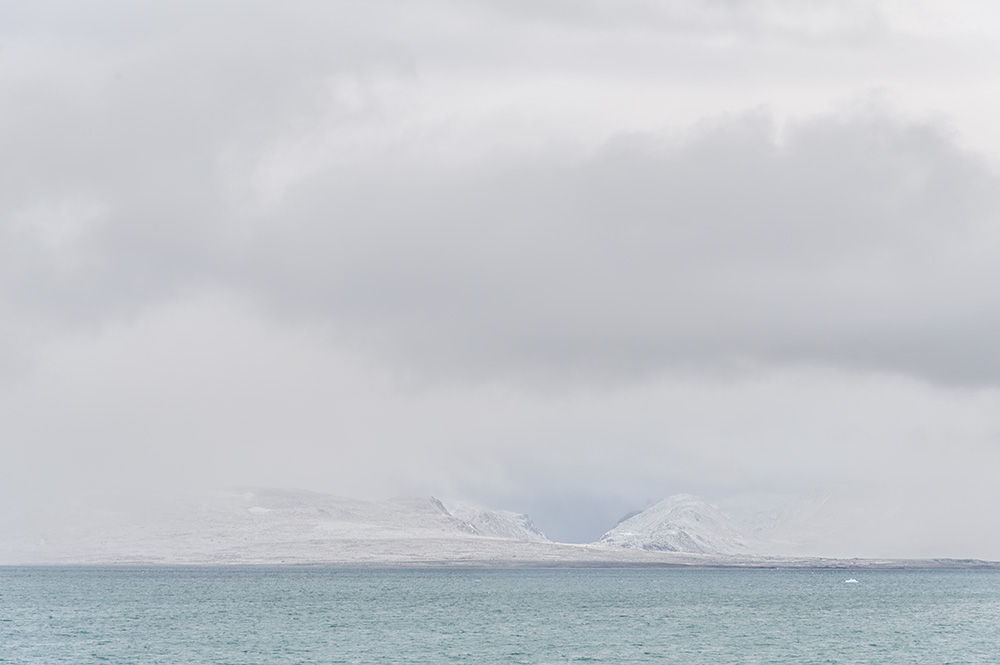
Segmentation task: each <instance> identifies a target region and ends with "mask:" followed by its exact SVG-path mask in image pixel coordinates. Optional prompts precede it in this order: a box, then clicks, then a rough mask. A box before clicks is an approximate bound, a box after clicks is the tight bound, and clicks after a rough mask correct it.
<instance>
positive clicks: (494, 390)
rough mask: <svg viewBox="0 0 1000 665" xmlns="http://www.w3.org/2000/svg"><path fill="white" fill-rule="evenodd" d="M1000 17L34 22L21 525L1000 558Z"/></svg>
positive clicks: (13, 253) (231, 10)
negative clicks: (496, 513)
mask: <svg viewBox="0 0 1000 665" xmlns="http://www.w3.org/2000/svg"><path fill="white" fill-rule="evenodd" d="M998 12H1000V10H998V9H997V8H995V7H993V6H992V5H987V4H986V3H979V2H971V1H969V2H966V1H961V0H960V1H958V2H950V3H933V2H903V1H901V0H877V1H875V2H870V3H856V2H846V1H841V0H824V1H822V2H808V3H793V2H781V1H773V0H760V1H756V0H752V1H745V2H744V1H741V2H714V1H708V2H689V1H687V0H663V1H662V2H645V1H640V0H623V1H621V2H615V3H610V2H604V1H603V0H586V1H582V2H573V3H567V2H559V1H556V0H541V1H539V2H534V3H527V4H525V3H499V2H494V1H492V0H471V1H463V2H458V1H455V0H433V1H432V2H429V3H419V4H414V3H404V2H398V1H397V0H375V1H374V2H367V3H364V4H358V3H348V2H338V1H334V2H327V3H317V2H310V1H306V0H303V1H295V2H292V3H290V4H289V3H284V4H282V5H281V6H278V5H277V4H272V3H263V2H250V3H246V2H240V3H236V2H230V1H228V0H223V1H221V2H217V3H212V6H211V8H206V7H205V6H204V5H203V4H202V3H192V2H188V1H186V0H182V1H179V2H171V3H142V4H132V5H129V6H124V7H123V6H121V4H120V3H112V2H107V1H104V0H97V1H95V2H89V3H86V6H84V5H82V4H80V3H72V2H65V1H59V0H39V1H37V2H31V3H6V4H5V5H4V6H3V7H2V8H0V117H2V118H3V121H2V122H0V154H2V155H3V159H2V160H0V523H2V524H9V525H14V526H15V527H16V530H12V531H10V532H9V533H15V532H17V533H32V529H36V528H37V529H43V528H46V527H45V525H46V524H49V522H46V521H45V519H47V518H48V517H52V518H53V519H56V520H57V521H59V523H63V522H65V519H64V518H66V517H67V516H68V515H71V514H74V513H73V510H72V508H67V506H72V505H73V501H74V497H85V496H88V497H89V496H91V495H93V494H94V493H95V492H96V493H98V494H100V493H102V492H106V493H107V495H108V496H111V497H119V498H117V499H114V500H113V501H111V502H110V505H108V506H106V509H107V511H108V514H109V515H115V514H119V513H120V512H121V511H125V510H126V509H128V508H130V506H134V505H138V504H142V503H143V502H144V501H146V500H147V497H148V496H150V495H155V494H158V493H163V494H171V493H178V492H180V493H183V492H191V493H195V494H196V493H198V492H204V491H206V490H205V488H216V487H242V486H249V487H305V488H310V489H313V490H316V491H317V492H319V493H322V494H328V495H335V496H348V497H358V500H361V501H369V502H375V503H378V504H379V505H381V503H379V502H381V501H383V500H384V499H385V497H390V496H417V497H430V496H437V497H460V498H463V499H466V500H469V501H472V502H475V503H476V504H479V505H484V506H489V507H491V508H504V509H509V510H511V511H513V512H514V513H516V514H525V513H526V514H528V515H530V516H531V519H532V520H533V523H534V524H535V525H536V526H537V527H538V529H539V530H540V531H542V532H543V533H545V534H546V535H547V536H548V537H549V538H550V539H552V540H554V541H560V542H569V543H575V544H581V543H592V542H594V541H598V540H599V539H600V538H601V537H602V536H603V535H604V534H605V533H607V532H608V531H609V530H610V529H612V528H613V527H614V526H615V523H616V522H617V520H618V519H619V518H620V517H622V516H623V515H625V514H626V513H628V512H630V511H634V510H638V509H642V508H650V507H655V505H656V504H657V503H658V502H660V501H662V500H663V499H665V498H667V497H672V496H675V495H678V494H681V493H688V494H691V495H693V496H696V497H701V498H702V499H703V500H704V502H705V503H706V504H707V505H708V506H709V507H710V508H711V509H712V510H715V511H717V512H718V515H717V514H716V513H713V512H710V511H709V512H704V511H703V507H699V508H698V511H702V512H698V511H696V512H695V513H685V512H684V511H683V510H682V511H680V512H676V513H675V512H672V511H673V508H678V509H679V508H681V506H673V507H671V506H669V505H664V506H660V508H661V509H663V510H661V511H660V512H661V513H662V514H661V515H659V517H656V518H655V519H654V516H653V515H652V514H647V515H646V517H645V518H644V519H646V520H647V521H646V523H645V526H644V528H643V529H638V528H635V529H622V530H621V531H619V533H618V534H617V535H616V536H614V537H612V538H611V540H612V541H614V542H619V543H620V542H631V543H635V544H639V545H640V546H639V547H638V548H631V549H629V548H626V549H629V551H632V550H635V552H636V553H633V554H628V556H633V555H634V556H652V555H651V554H649V552H651V551H652V550H646V549H643V545H648V546H650V547H654V546H656V545H657V544H660V545H664V546H665V545H666V544H669V543H671V542H673V541H671V540H670V539H671V538H673V537H674V536H675V535H676V534H675V533H674V531H676V529H674V526H671V525H676V524H679V523H682V522H684V520H685V519H687V518H689V517H691V515H694V514H697V515H700V516H701V517H703V518H705V519H707V520H709V521H710V522H712V524H714V525H715V526H716V527H717V528H716V529H714V530H713V531H712V532H711V534H708V533H706V534H705V536H704V537H705V538H707V539H709V540H712V539H715V540H712V542H716V543H717V544H725V545H726V547H731V546H734V545H735V544H738V543H744V544H746V545H747V546H751V545H752V546H753V548H765V549H766V547H771V546H772V545H774V543H776V542H777V543H779V544H780V543H785V544H788V543H789V542H791V541H793V540H794V541H795V542H797V543H802V542H805V543H813V544H817V545H820V544H822V545H823V547H824V548H827V549H829V550H831V551H832V550H833V549H835V547H834V546H835V545H836V546H837V547H842V549H841V550H837V552H841V551H843V552H844V553H845V555H848V554H850V552H851V551H852V549H851V548H852V547H854V546H855V545H857V544H864V543H866V545H865V546H866V547H870V551H871V552H872V553H873V554H875V555H878V556H881V555H882V554H884V553H885V552H889V555H891V556H903V557H920V556H932V557H933V556H956V557H975V558H987V559H1000V541H998V538H1000V535H998V534H1000V520H998V517H997V514H996V512H995V510H994V509H993V506H997V505H1000V485H998V484H997V483H996V481H995V475H996V469H998V468H1000V346H998V345H997V344H996V342H995V340H996V339H998V338H1000V299H998V298H997V297H996V293H995V291H996V289H995V287H994V285H995V284H998V283H1000V180H998V176H997V155H1000V129H998V127H1000V125H998V124H997V123H996V122H995V118H996V117H997V116H998V115H1000V97H997V96H996V95H994V94H993V93H992V92H991V91H993V90H994V89H995V88H996V85H995V81H996V71H995V70H996V66H995V63H996V62H998V57H1000V34H997V33H998V32H1000V14H998ZM830 487H834V488H838V487H850V488H857V491H856V492H855V491H854V490H852V492H853V493H848V494H843V495H841V494H838V495H836V496H834V497H832V498H830V500H831V501H832V503H827V504H824V503H823V501H822V500H819V499H817V498H816V497H817V496H818V495H815V494H810V493H812V492H815V491H816V489H815V488H830ZM775 496H779V497H792V498H794V497H809V496H812V497H813V499H808V498H806V499H802V500H803V501H804V502H805V503H801V504H799V508H801V511H800V512H798V513H797V512H796V511H795V509H793V508H791V507H790V508H789V509H788V511H787V512H782V513H781V516H776V514H773V513H768V512H767V510H763V509H762V510H763V512H761V511H757V512H755V513H753V514H754V515H758V514H762V515H767V514H771V517H772V518H773V519H774V520H777V521H776V522H775V524H772V525H771V526H766V525H765V524H764V523H763V522H760V521H758V522H755V523H752V524H750V525H749V526H748V525H747V524H745V523H742V522H740V519H744V518H745V519H744V521H745V520H746V519H750V521H751V522H752V521H753V520H752V519H751V517H752V516H751V517H747V516H746V513H747V512H753V511H749V509H748V508H747V506H748V505H750V504H752V503H754V501H758V500H763V499H762V497H772V498H773V497H775ZM121 497H124V498H121ZM732 497H744V498H743V499H741V501H743V503H741V504H739V505H735V504H728V505H727V502H728V501H730V499H731V498H732ZM748 497H757V498H756V499H751V498H748ZM852 497H853V498H852ZM828 498H829V497H828ZM796 500H798V499H796ZM79 501H80V504H81V505H86V506H89V505H91V503H90V499H86V500H85V499H83V498H80V499H79ZM810 501H812V503H810ZM765 503H766V501H765ZM834 504H836V505H837V506H838V508H837V510H836V511H832V510H831V511H827V512H824V510H826V509H825V508H824V507H823V506H824V505H834ZM794 505H795V503H794V501H793V506H794ZM250 507H253V506H248V507H247V508H250ZM258 507H264V506H258ZM668 508H670V509H669V510H668ZM688 508H690V506H689V507H688ZM456 510H458V509H457V508H456ZM768 510H769V509H768ZM727 511H728V512H727ZM459 512H461V511H459ZM167 513H170V511H169V510H168V511H167ZM209 513H210V515H208V516H206V515H202V514H201V513H197V515H200V517H198V519H201V518H202V517H204V518H205V519H208V521H209V522H208V523H209V524H211V523H214V522H212V520H214V519H215V517H211V515H215V514H216V513H213V512H211V511H209ZM88 514H90V513H89V512H88ZM156 514H161V513H156ZM170 514H171V515H172V517H170V519H169V520H168V521H169V523H170V524H172V525H173V526H172V527H171V528H172V529H175V530H179V532H184V523H185V517H184V513H183V512H182V513H177V514H174V513H170ZM269 514H270V513H267V514H265V513H261V514H260V515H257V516H254V515H253V514H251V513H247V514H246V515H243V514H242V513H241V514H240V518H239V520H242V521H238V523H239V524H241V525H243V526H241V527H240V528H244V527H246V528H248V529H249V528H250V527H251V526H252V525H253V524H255V523H254V522H252V521H250V520H253V519H258V518H259V519H261V520H264V519H268V518H267V517H266V515H269ZM720 515H721V517H720ZM737 515H741V516H742V517H741V518H740V519H736V517H737ZM806 515H808V516H809V517H808V519H807V517H806ZM845 515H848V516H851V517H849V518H845V517H844V516H845ZM46 516H48V517H46ZM106 517H107V515H106ZM660 517H663V518H669V519H667V520H666V521H665V522H664V521H663V520H660ZM43 518H45V519H43ZM108 519H110V517H109V518H108ZM130 519H131V518H130ZM191 519H192V520H193V521H192V522H191V524H190V527H191V529H193V530H195V531H198V530H199V529H201V528H202V526H204V525H202V523H201V522H199V521H197V520H196V519H195V517H194V516H192V518H191ZM234 519H236V518H234ZM456 519H457V518H456ZM761 519H762V520H763V519H764V518H761ZM60 520H61V521H60ZM727 520H728V521H727ZM809 520H815V522H809ZM112 521H113V520H112ZM460 521H463V522H465V523H468V524H475V523H476V521H475V518H474V517H470V520H464V519H460ZM732 521H735V522H737V525H736V526H734V525H733V524H732V523H731V522H732ZM779 522H780V524H779ZM97 523H98V524H99V523H100V522H99V521H98V522H97ZM293 523H295V524H299V526H301V523H299V522H295V520H293ZM227 524H228V523H227ZM810 524H820V525H825V526H824V528H827V529H828V532H836V533H839V534H840V536H839V537H838V538H835V539H827V540H824V539H825V538H827V536H826V535H823V534H824V533H827V532H823V533H812V535H810V533H809V531H810V529H811V528H812V527H811V526H810ZM198 525H202V526H198ZM633 526H635V525H634V524H633ZM147 527H148V532H149V533H153V534H156V533H159V534H160V535H161V536H163V537H164V538H165V537H166V536H164V534H165V533H167V532H162V531H158V530H157V529H159V528H160V527H158V526H154V525H147ZM793 527H794V528H793ZM220 528H221V527H220ZM225 528H226V529H228V528H229V527H228V526H227V527H225ZM234 528H235V527H234ZM289 528H291V527H289ZM296 528H297V527H296ZM310 528H312V527H310ZM12 529H14V527H12ZM622 531H627V532H628V534H630V535H628V534H625V533H622ZM793 531H794V532H795V534H796V535H795V538H794V539H793V538H791V536H790V535H789V534H791V533H792V532H793ZM251 532H252V531H251ZM251 532H247V533H251ZM100 533H101V532H100V529H97V530H92V531H85V532H83V533H81V534H80V538H83V539H84V540H83V541H81V542H86V543H90V544H91V545H93V546H94V547H97V544H95V543H97V541H95V540H93V539H94V538H99V537H100V536H99V534H100ZM109 533H110V532H109ZM117 533H121V534H123V535H121V537H122V538H123V539H124V540H123V543H127V542H132V541H130V540H129V539H128V538H130V537H131V536H129V537H126V535H124V532H117ZM128 533H133V532H131V531H130V532H128ZM170 533H174V531H170ZM233 533H236V532H233ZM239 533H243V532H239ZM252 533H256V532H252ZM671 534H673V535H671ZM725 534H728V536H726V537H724V538H723V537H722V536H723V535H725ZM327 535H329V534H327ZM688 535H689V536H690V535H691V534H688ZM709 536H711V538H709ZM324 537H326V536H324ZM330 537H331V538H332V536H330ZM483 537H486V536H483ZM692 537H693V536H692ZM32 538H34V536H31V537H30V538H29V539H28V540H27V541H24V542H27V543H29V544H30V543H36V542H37V541H36V540H32ZM108 538H110V536H108ZM720 538H721V540H719V539H720ZM709 540H706V541H705V542H709ZM24 542H22V541H18V545H17V546H18V547H20V546H21V545H23V544H24ZM150 542H152V541H150ZM462 542H466V541H462ZM491 542H492V541H491ZM503 542H508V541H503ZM838 543H839V545H838ZM91 545H88V547H90V546H91ZM105 545H107V546H108V547H111V546H113V545H114V542H113V539H112V540H111V541H109V542H107V543H105V544H104V545H101V546H100V547H104V546H105ZM848 545H850V547H848ZM8 546H9V547H13V545H9V544H8V543H4V542H0V547H8ZM521 546H522V545H517V547H521ZM523 546H524V547H529V548H542V547H548V546H547V545H545V544H544V543H537V542H536V543H534V544H526V545H523ZM151 547H152V546H151ZM199 547H201V546H199ZM463 547H464V546H463ZM504 547H508V546H507V545H504ZM95 551H105V550H100V548H99V547H98V548H97V550H95ZM106 551H111V550H106ZM150 551H153V552H155V551H156V549H155V547H154V548H153V549H151V550H150ZM198 551H208V550H198ZM754 551H756V550H754ZM762 551H763V550H762ZM644 552H645V554H643V553H644ZM896 552H898V554H897V553H896ZM836 555H838V556H839V555H840V554H836ZM623 556H625V555H623Z"/></svg>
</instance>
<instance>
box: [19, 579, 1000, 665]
mask: <svg viewBox="0 0 1000 665" xmlns="http://www.w3.org/2000/svg"><path fill="white" fill-rule="evenodd" d="M848 578H854V579H856V580H857V583H845V582H846V580H847V579H848ZM0 662H3V663H18V664H25V665H27V664H34V663H44V664H46V665H52V664H55V663H72V664H74V665H81V664H86V663H123V664H124V663H129V664H133V663H135V664H140V663H165V664H166V663H169V664H171V665H181V664H184V665H187V664H200V663H213V664H234V665H235V664H241V665H242V664H251V663H253V664H256V663H260V664H267V665H279V664H283V663H483V664H492V663H575V662H593V663H683V664H685V665H698V664H701V663H705V664H709V663H710V664H712V665H723V664H727V663H734V664H735V663H741V664H746V663H768V664H770V663H797V664H798V663H851V664H859V663H879V664H882V665H885V664H891V663H900V664H903V663H906V664H907V665H914V664H918V665H919V664H923V663H928V664H930V663H933V664H935V665H941V664H944V663H1000V571H913V570H908V571H907V570H892V571H860V570H856V571H850V572H845V571H836V570H722V569H694V570H688V569H658V570H634V569H631V570H630V569H552V570H538V569H520V570H475V569H391V570H384V569H383V570H379V569H336V568H253V567H246V568H241V567H148V568H145V567H144V568H89V567H69V568H45V567H40V568H0Z"/></svg>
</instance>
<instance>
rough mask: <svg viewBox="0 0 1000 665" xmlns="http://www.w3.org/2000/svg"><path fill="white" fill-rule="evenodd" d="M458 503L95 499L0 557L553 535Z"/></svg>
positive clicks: (19, 535) (121, 557) (264, 554)
mask: <svg viewBox="0 0 1000 665" xmlns="http://www.w3.org/2000/svg"><path fill="white" fill-rule="evenodd" d="M452 509H453V510H454V511H455V513H452V512H451V511H450V510H449V509H448V508H446V507H445V505H444V504H443V503H442V502H441V501H439V500H438V499H435V498H433V497H426V498H402V499H391V500H387V501H361V500H356V499H347V498H343V497H337V496H331V495H328V494H321V493H318V492H308V491H304V490H287V489H256V488H253V489H241V490H237V491H224V492H211V493H204V494H189V495H184V496H178V495H170V496H147V497H145V498H139V499H136V498H134V497H130V500H129V501H128V502H127V503H126V502H123V501H122V500H121V499H120V498H112V499H109V500H106V501H104V502H100V501H94V500H92V499H88V500H86V501H78V502H75V503H70V504H66V503H62V504H58V505H56V506H54V507H50V509H49V510H47V511H36V512H35V513H34V514H32V515H31V516H30V517H29V518H27V519H22V520H20V523H19V524H18V525H17V526H18V528H10V526H8V528H6V529H4V530H3V531H5V533H2V534H0V563H3V562H14V563H23V562H35V563H60V562H120V561H128V562H143V561H150V562H158V561H166V562H213V561H225V562H282V561H308V560H316V561H357V560H362V561H363V560H365V559H366V556H367V553H369V552H392V551H397V550H398V551H411V552H416V551H419V550H421V547H422V546H423V545H426V547H424V548H423V549H425V550H427V551H428V552H433V551H434V549H435V548H438V549H441V547H442V545H441V543H449V542H451V543H461V542H466V543H467V542H470V541H471V542H474V543H478V544H479V545H481V546H482V547H481V548H480V549H484V551H485V550H488V549H489V546H490V541H497V540H508V541H517V542H522V541H523V542H538V543H542V542H548V540H547V539H546V538H545V536H544V535H542V533H541V532H540V531H538V529H537V528H535V526H534V524H533V523H532V522H531V519H530V518H529V517H528V516H526V515H518V514H517V513H512V512H509V511H493V510H489V509H487V508H483V507H481V506H476V505H474V504H471V503H465V502H453V503H452ZM448 549H449V547H447V546H444V550H448ZM452 549H454V548H453V547H452Z"/></svg>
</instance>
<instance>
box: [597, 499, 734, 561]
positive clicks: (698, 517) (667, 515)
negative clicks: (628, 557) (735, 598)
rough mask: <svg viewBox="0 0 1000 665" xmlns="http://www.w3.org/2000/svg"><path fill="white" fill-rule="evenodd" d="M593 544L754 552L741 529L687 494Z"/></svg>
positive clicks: (623, 524)
mask: <svg viewBox="0 0 1000 665" xmlns="http://www.w3.org/2000/svg"><path fill="white" fill-rule="evenodd" d="M597 544H599V545H605V546H609V547H625V548H639V549H644V550H655V551H666V552H697V553H702V554H706V553H708V554H747V553H750V552H753V551H754V547H753V545H752V543H751V542H750V539H749V538H748V534H747V533H746V530H745V529H744V528H743V527H741V526H740V525H739V524H737V523H736V522H734V521H733V520H731V519H729V518H728V517H726V516H725V515H723V514H722V513H721V512H719V511H718V510H716V509H715V508H713V507H712V506H710V505H709V504H708V503H706V502H705V501H703V500H702V499H699V498H698V497H695V496H691V495H690V494H677V495H675V496H671V497H668V498H666V499H664V500H663V501H660V502H659V503H656V504H654V505H652V506H650V507H649V508H646V509H645V510H643V511H642V512H640V513H638V514H637V515H634V516H632V517H629V518H628V519H625V520H623V521H621V522H619V523H618V525H617V526H615V528H613V529H611V530H610V531H608V532H607V533H605V534H604V535H603V536H601V538H600V539H599V540H598V541H597Z"/></svg>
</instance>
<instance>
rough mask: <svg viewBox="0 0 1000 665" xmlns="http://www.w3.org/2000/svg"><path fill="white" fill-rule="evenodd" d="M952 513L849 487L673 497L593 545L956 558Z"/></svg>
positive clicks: (958, 546)
mask: <svg viewBox="0 0 1000 665" xmlns="http://www.w3.org/2000/svg"><path fill="white" fill-rule="evenodd" d="M954 517H955V516H950V515H948V514H942V512H941V511H940V509H937V510H936V509H935V506H934V505H933V504H928V505H922V504H914V503H913V502H912V501H910V502H907V501H904V500H903V497H902V496H901V495H900V494H899V493H895V492H892V491H886V490H865V489H859V488H852V487H829V488H824V489H820V490H815V491H813V492H810V493H808V494H804V495H801V496H795V495H781V494H771V493H754V494H743V495H737V496H733V497H729V498H727V499H725V500H723V501H720V502H718V503H716V504H714V505H710V504H709V503H707V502H706V501H704V500H702V499H699V498H697V497H693V496H690V495H687V494H679V495H676V496H672V497H669V498H667V499H664V500H663V501H661V502H659V503H657V504H655V505H653V506H650V507H649V508H646V509H645V510H643V511H641V512H639V513H638V514H635V515H634V516H631V517H629V518H628V519H624V520H623V521H622V522H621V523H619V524H618V525H617V526H615V527H614V528H613V529H611V530H610V531H608V532H607V533H606V534H604V535H603V536H602V537H601V538H600V539H599V540H598V541H597V543H595V544H597V545H600V546H607V547H620V548H631V549H644V550H666V551H673V552H696V553H706V554H724V555H755V556H778V557H837V558H855V557H862V558H901V557H914V556H919V557H928V558H931V557H956V556H963V554H965V553H966V552H968V548H967V546H965V545H963V543H962V542H961V540H960V539H961V538H962V535H963V534H962V533H961V531H960V527H956V526H955V525H954V522H956V521H958V522H959V523H963V522H968V518H967V517H963V519H961V520H956V519H954ZM949 535H950V536H951V537H942V536H949ZM965 555H966V556H967V554H965Z"/></svg>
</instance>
